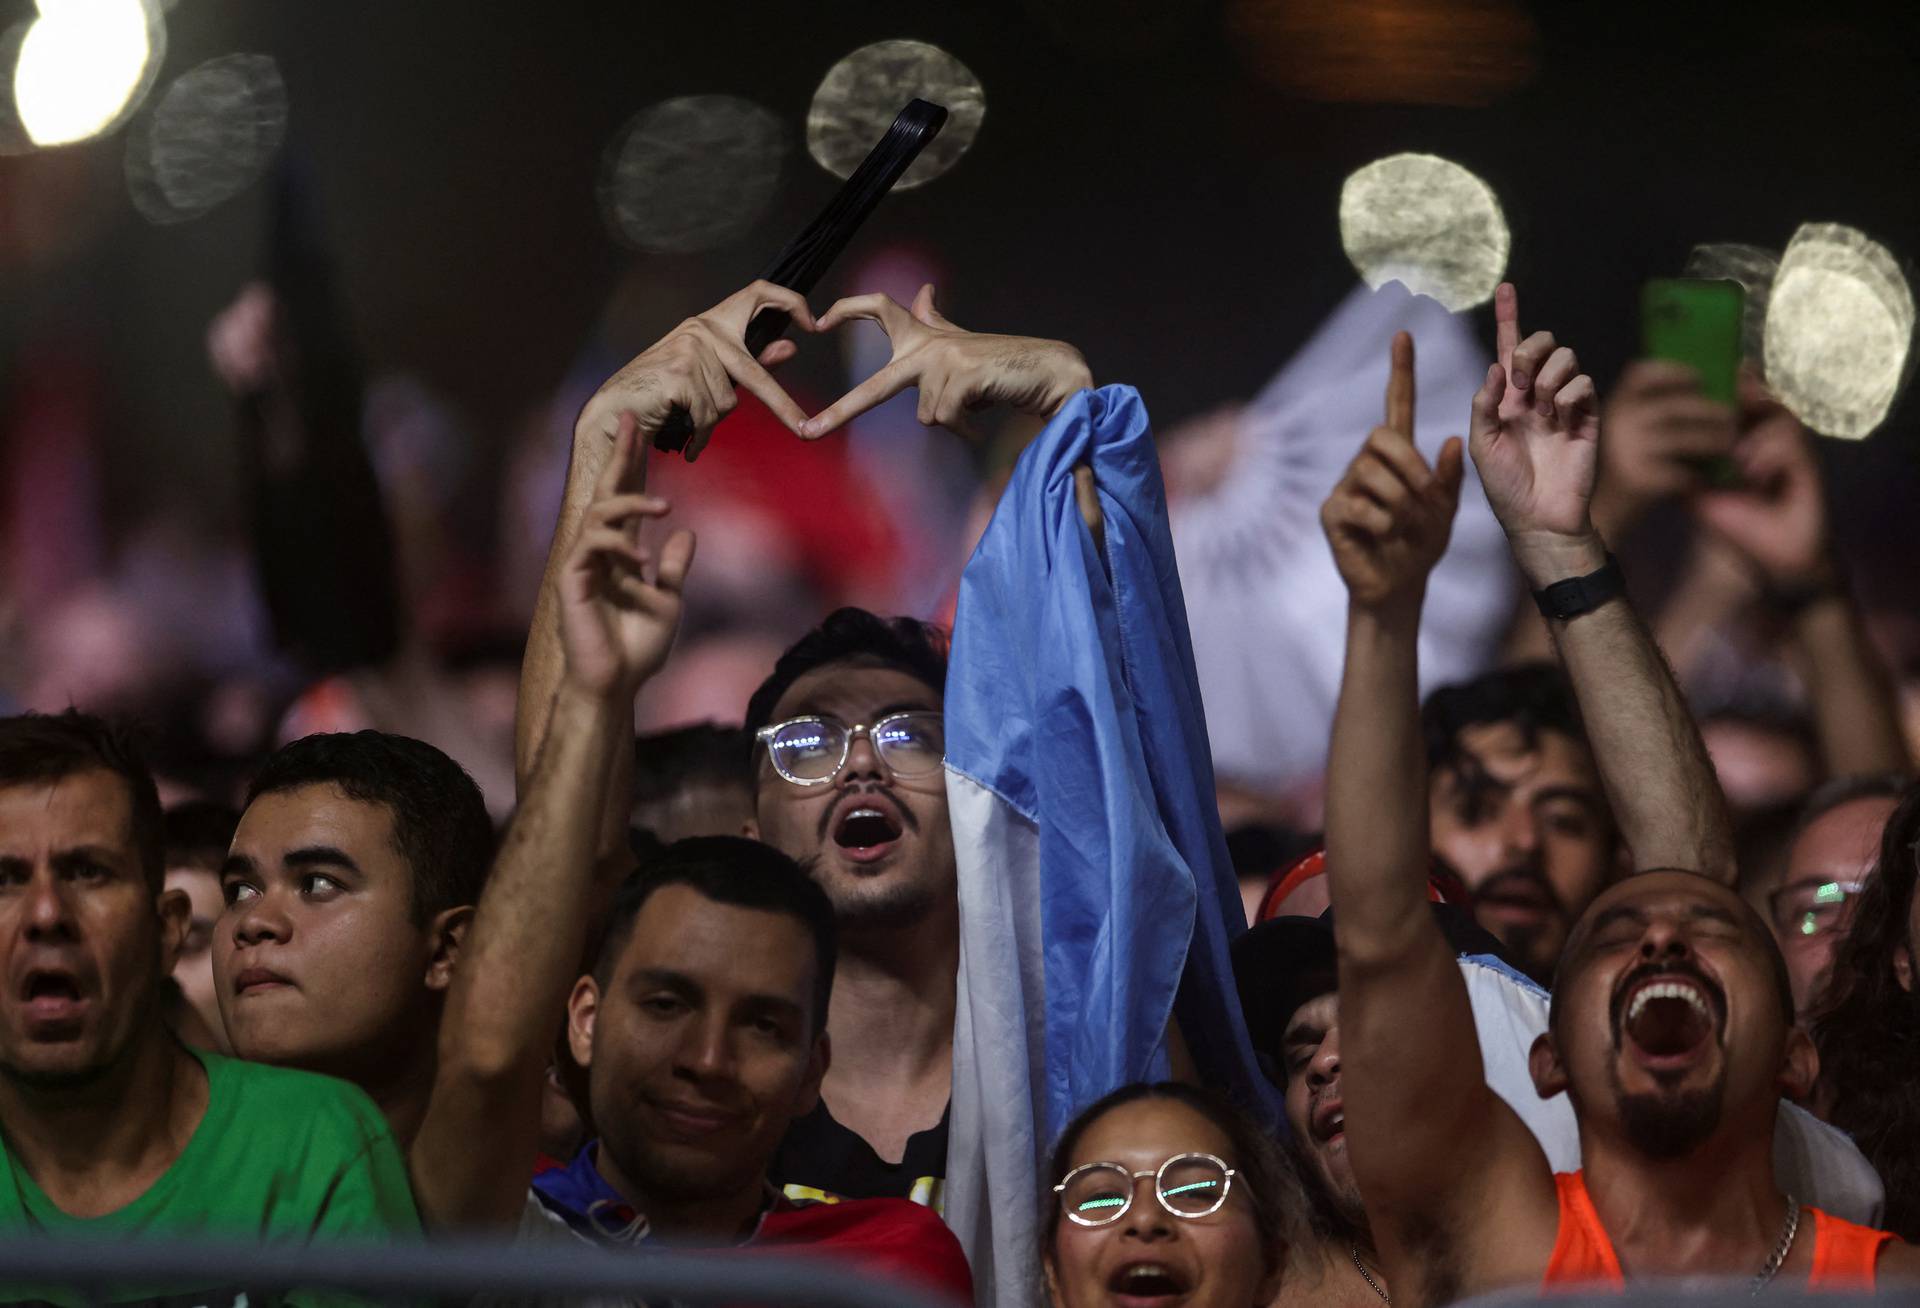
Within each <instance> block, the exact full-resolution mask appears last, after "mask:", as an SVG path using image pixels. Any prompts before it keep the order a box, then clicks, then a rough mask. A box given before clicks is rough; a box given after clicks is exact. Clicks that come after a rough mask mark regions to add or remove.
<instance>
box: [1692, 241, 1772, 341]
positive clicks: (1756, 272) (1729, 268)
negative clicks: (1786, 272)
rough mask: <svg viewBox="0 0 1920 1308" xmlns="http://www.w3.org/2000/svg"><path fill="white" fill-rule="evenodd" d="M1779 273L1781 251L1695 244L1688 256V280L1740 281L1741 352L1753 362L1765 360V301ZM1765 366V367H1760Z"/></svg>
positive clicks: (1720, 243)
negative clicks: (1741, 293)
mask: <svg viewBox="0 0 1920 1308" xmlns="http://www.w3.org/2000/svg"><path fill="white" fill-rule="evenodd" d="M1779 271H1780V252H1779V251H1778V250H1769V249H1767V248H1766V247H1765V246H1760V245H1742V244H1740V243H1738V242H1736V241H1712V242H1708V243H1706V244H1703V245H1696V246H1694V247H1693V250H1692V252H1691V253H1690V254H1688V255H1687V267H1686V271H1685V273H1684V275H1685V276H1687V277H1696V278H1699V279H1701V280H1703V281H1729V282H1739V283H1740V288H1741V289H1742V290H1743V291H1745V292H1746V299H1745V305H1744V308H1743V309H1742V311H1741V319H1740V352H1741V353H1742V354H1744V355H1746V356H1747V358H1749V359H1751V360H1752V361H1754V362H1755V363H1762V364H1763V360H1764V359H1765V357H1766V328H1767V300H1768V299H1769V297H1770V296H1771V295H1772V294H1773V279H1774V276H1775V275H1776V274H1777V273H1778V272H1779ZM1763 366H1764V364H1763Z"/></svg>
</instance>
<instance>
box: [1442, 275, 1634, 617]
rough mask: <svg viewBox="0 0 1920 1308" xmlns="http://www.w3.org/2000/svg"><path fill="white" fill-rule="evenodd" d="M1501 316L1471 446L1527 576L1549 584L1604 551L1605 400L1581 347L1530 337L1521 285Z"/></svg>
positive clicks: (1509, 293)
mask: <svg viewBox="0 0 1920 1308" xmlns="http://www.w3.org/2000/svg"><path fill="white" fill-rule="evenodd" d="M1493 315H1494V322H1495V336H1496V341H1497V345H1498V353H1499V362H1497V363H1495V364H1494V365H1493V366H1492V367H1490V368H1488V369H1487V380H1486V384H1485V385H1483V386H1482V387H1481V388H1480V391H1479V393H1478V394H1476V395H1475V396H1474V397H1473V418H1472V424H1471V434H1470V436H1469V438H1468V447H1469V448H1470V449H1471V450H1472V452H1473V462H1474V466H1475V467H1476V468H1478V469H1479V470H1480V482H1481V484H1482V485H1483V486H1485V487H1486V492H1487V500H1488V502H1489V503H1490V504H1492V506H1493V512H1494V516H1495V517H1497V518H1499V520H1500V525H1501V526H1502V527H1504V528H1505V529H1506V533H1507V538H1508V540H1509V541H1511V542H1512V544H1513V547H1514V554H1515V557H1516V558H1517V559H1518V560H1519V562H1520V565H1521V568H1522V570H1523V571H1526V572H1527V573H1528V575H1529V577H1530V578H1532V579H1533V580H1534V582H1535V584H1536V585H1537V584H1543V583H1544V582H1546V581H1557V580H1559V579H1560V576H1561V575H1577V574H1568V573H1565V572H1564V571H1563V569H1564V568H1565V567H1566V566H1568V565H1573V564H1578V563H1585V562H1588V561H1591V560H1595V559H1597V558H1598V557H1599V556H1601V555H1603V554H1604V548H1603V547H1599V546H1598V537H1597V536H1596V535H1595V533H1594V529H1593V521H1592V517H1591V514H1590V512H1589V510H1590V507H1591V505H1592V502H1593V490H1594V477H1595V472H1596V470H1597V468H1598V466H1599V462H1598V460H1599V449H1600V416H1599V413H1600V410H1599V396H1598V394H1597V392H1596V391H1595V390H1594V386H1593V379H1592V378H1590V377H1588V376H1586V374H1584V373H1582V372H1581V371H1580V361H1579V360H1578V359H1576V358H1575V357H1574V354H1573V351H1572V350H1570V349H1567V348H1566V347H1565V346H1563V345H1560V344H1558V343H1557V342H1555V340H1554V339H1553V335H1552V333H1550V332H1535V333H1534V334H1533V335H1531V336H1529V337H1527V338H1526V339H1525V340H1524V341H1523V340H1521V339H1520V301H1519V296H1518V295H1517V294H1516V293H1515V291H1514V289H1513V286H1512V284H1511V283H1504V282H1503V283H1502V284H1501V286H1500V289H1499V290H1498V291H1496V292H1495V293H1494V300H1493ZM1593 566H1594V567H1598V566H1599V563H1598V562H1597V561H1595V562H1593ZM1586 570H1591V569H1586ZM1536 572H1542V573H1547V572H1552V573H1557V574H1558V575H1553V576H1536V575H1535V573H1536Z"/></svg>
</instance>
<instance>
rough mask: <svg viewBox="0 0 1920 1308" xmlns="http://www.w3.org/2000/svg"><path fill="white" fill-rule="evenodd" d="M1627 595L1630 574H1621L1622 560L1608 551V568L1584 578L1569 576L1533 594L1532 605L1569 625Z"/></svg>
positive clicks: (1551, 617) (1549, 617)
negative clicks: (1569, 622)
mask: <svg viewBox="0 0 1920 1308" xmlns="http://www.w3.org/2000/svg"><path fill="white" fill-rule="evenodd" d="M1626 593H1627V574H1626V573H1624V572H1622V571H1620V560H1618V559H1616V558H1614V557H1613V554H1612V553H1611V552H1609V553H1608V554H1607V562H1606V565H1605V566H1604V567H1602V568H1601V569H1600V570H1599V571H1598V572H1589V573H1588V574H1587V575H1586V576H1584V577H1568V578H1567V579H1566V580H1564V581H1556V582H1554V583H1553V584H1552V585H1551V586H1546V587H1543V588H1541V589H1540V590H1536V591H1535V592H1533V602H1534V603H1535V604H1537V605H1539V607H1540V613H1541V615H1542V616H1543V617H1545V618H1547V619H1549V620H1551V621H1555V622H1566V621H1568V620H1570V619H1572V618H1577V617H1579V616H1580V615H1581V614H1582V613H1591V612H1593V611H1594V610H1595V609H1597V608H1599V607H1600V606H1601V605H1602V604H1605V603H1606V602H1607V601H1608V600H1610V599H1613V598H1614V597H1615V596H1617V595H1624V594H1626Z"/></svg>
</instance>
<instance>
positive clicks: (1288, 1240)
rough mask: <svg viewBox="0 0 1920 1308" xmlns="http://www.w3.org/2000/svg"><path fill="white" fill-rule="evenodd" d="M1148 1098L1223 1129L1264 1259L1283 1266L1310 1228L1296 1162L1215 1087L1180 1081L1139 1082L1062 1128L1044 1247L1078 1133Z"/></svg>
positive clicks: (1269, 1268) (1056, 1218)
mask: <svg viewBox="0 0 1920 1308" xmlns="http://www.w3.org/2000/svg"><path fill="white" fill-rule="evenodd" d="M1145 1099H1165V1100H1170V1101H1172V1102H1173V1103H1177V1104H1183V1105H1185V1106H1186V1107H1188V1108H1190V1109H1192V1110H1193V1111H1194V1112H1196V1113H1198V1114H1199V1115H1200V1116H1202V1117H1204V1118H1206V1119H1207V1120H1208V1121H1209V1122H1212V1123H1213V1124H1214V1125H1215V1126H1217V1127H1219V1128H1220V1132H1221V1134H1223V1135H1225V1136H1226V1137H1227V1143H1228V1145H1229V1146H1230V1147H1231V1148H1232V1150H1233V1157H1232V1158H1231V1159H1229V1160H1228V1162H1229V1163H1230V1164H1231V1165H1232V1167H1233V1169H1234V1173H1235V1175H1236V1177H1237V1178H1238V1179H1239V1181H1240V1183H1241V1184H1242V1186H1244V1188H1245V1190H1246V1194H1247V1199H1248V1201H1249V1202H1250V1203H1251V1204H1252V1205H1253V1221H1254V1227H1255V1229H1256V1230H1257V1231H1258V1233H1259V1237H1260V1263H1261V1266H1262V1267H1263V1268H1264V1269H1265V1271H1266V1273H1267V1275H1269V1276H1271V1275H1273V1274H1274V1273H1275V1272H1277V1271H1279V1270H1280V1269H1281V1267H1282V1266H1283V1265H1284V1264H1285V1262H1286V1257H1287V1249H1288V1247H1289V1246H1290V1245H1292V1244H1294V1243H1296V1242H1297V1241H1298V1240H1299V1239H1300V1238H1301V1237H1302V1236H1303V1235H1304V1233H1305V1230H1306V1220H1307V1219H1306V1213H1307V1197H1306V1191H1305V1190H1303V1189H1302V1188H1301V1185H1300V1178H1299V1176H1298V1175H1296V1174H1295V1171H1294V1167H1293V1164H1292V1162H1291V1161H1290V1160H1289V1159H1288V1158H1287V1156H1286V1155H1285V1154H1284V1153H1282V1152H1281V1150H1280V1146H1279V1145H1277V1144H1275V1143H1274V1141H1273V1137H1271V1136H1269V1135H1268V1134H1267V1133H1266V1132H1265V1131H1263V1130H1261V1129H1260V1127H1259V1125H1258V1124H1256V1123H1255V1122H1254V1120H1253V1119H1252V1118H1250V1117H1248V1116H1247V1115H1246V1114H1245V1113H1244V1112H1242V1111H1241V1110H1240V1109H1238V1108H1236V1107H1234V1105H1233V1104H1232V1103H1231V1102H1229V1101H1228V1100H1227V1099H1225V1098H1224V1097H1222V1096H1221V1095H1219V1094H1216V1093H1215V1092H1214V1091H1212V1090H1205V1089H1202V1088H1200V1087H1199V1086H1191V1085H1187V1084H1186V1083H1184V1082H1181V1081H1157V1082H1148V1081H1136V1082H1134V1083H1133V1084H1132V1085H1123V1086H1121V1087H1120V1088H1119V1089H1118V1090H1115V1091H1113V1092H1112V1093H1110V1094H1107V1095H1104V1096H1102V1097H1101V1098H1099V1099H1096V1100H1095V1101H1094V1102H1093V1103H1091V1104H1089V1105H1087V1107H1085V1108H1083V1109H1081V1110H1080V1113H1079V1115H1078V1116H1076V1117H1075V1118H1074V1119H1073V1121H1071V1122H1069V1123H1067V1128H1066V1130H1064V1131H1062V1132H1061V1133H1060V1140H1059V1142H1058V1143H1057V1144H1055V1145H1054V1147H1053V1159H1052V1161H1051V1163H1050V1165H1049V1166H1048V1168H1047V1181H1046V1185H1045V1187H1044V1189H1043V1190H1042V1191H1041V1195H1040V1225H1041V1230H1042V1231H1043V1233H1044V1234H1043V1237H1042V1241H1041V1244H1042V1248H1043V1249H1045V1250H1047V1251H1049V1252H1050V1251H1051V1250H1052V1248H1053V1239H1054V1234H1055V1233H1056V1232H1057V1231H1058V1230H1059V1229H1060V1199H1059V1196H1058V1195H1056V1194H1054V1192H1053V1187H1054V1186H1056V1185H1058V1184H1060V1182H1062V1181H1064V1180H1065V1179H1066V1177H1067V1173H1068V1172H1069V1171H1071V1170H1072V1167H1073V1155H1074V1153H1075V1151H1076V1150H1078V1149H1079V1147H1080V1138H1081V1137H1082V1136H1084V1135H1085V1134H1086V1133H1087V1129H1088V1128H1089V1127H1091V1126H1092V1125H1093V1124H1094V1123H1095V1122H1097V1121H1099V1120H1100V1119H1101V1118H1103V1117H1105V1116H1106V1115H1107V1114H1108V1113H1110V1112H1112V1111H1113V1110H1114V1109H1116V1108H1119V1107H1121V1106H1122V1105H1125V1104H1132V1103H1138V1102H1140V1101H1141V1100H1145Z"/></svg>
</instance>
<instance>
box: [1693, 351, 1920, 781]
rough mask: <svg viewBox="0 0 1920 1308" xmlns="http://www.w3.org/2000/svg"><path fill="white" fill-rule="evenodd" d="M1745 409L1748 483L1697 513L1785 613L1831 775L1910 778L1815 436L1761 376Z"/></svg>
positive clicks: (1703, 502) (1702, 503) (1705, 502)
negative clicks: (1842, 558) (1837, 544)
mask: <svg viewBox="0 0 1920 1308" xmlns="http://www.w3.org/2000/svg"><path fill="white" fill-rule="evenodd" d="M1740 410H1741V412H1740V417H1741V427H1742V429H1743V430H1742V435H1741V439H1740V443H1739V445H1738V446H1737V447H1736V448H1735V451H1734V457H1735V458H1736V459H1737V460H1738V461H1739V466H1740V473H1741V483H1742V484H1741V485H1740V486H1738V487H1736V488H1733V489H1728V490H1709V491H1704V492H1702V493H1701V494H1700V495H1699V496H1697V497H1696V498H1695V500H1694V506H1693V507H1694V512H1695V515H1696V516H1697V517H1698V518H1699V520H1700V522H1701V523H1702V525H1703V526H1705V527H1706V528H1707V530H1708V531H1710V532H1712V533H1713V534H1714V535H1715V536H1718V537H1719V538H1720V539H1722V540H1724V541H1726V542H1727V543H1728V544H1730V545H1732V546H1733V548H1734V549H1735V550H1736V551H1738V553H1739V555H1740V557H1741V558H1742V559H1744V560H1745V561H1746V563H1747V564H1748V566H1749V567H1750V568H1751V569H1752V571H1753V572H1754V574H1755V578H1756V580H1757V581H1758V582H1759V583H1760V585H1761V588H1762V594H1763V596H1765V597H1766V598H1768V599H1769V600H1770V601H1771V602H1772V603H1773V604H1774V605H1775V607H1777V608H1779V609H1781V610H1783V611H1784V613H1785V614H1786V616H1787V620H1788V624H1789V627H1788V631H1789V636H1790V639H1791V641H1792V645H1791V648H1790V650H1789V654H1790V656H1791V657H1792V658H1793V659H1794V660H1795V662H1796V663H1797V664H1798V667H1799V671H1800V675H1801V679H1802V680H1803V681H1804V682H1805V683H1806V686H1807V694H1808V697H1809V699H1810V700H1811V701H1812V705H1813V721H1814V727H1815V729H1816V730H1817V732H1818V733H1819V739H1820V757H1821V762H1822V763H1823V764H1824V765H1825V767H1826V771H1827V774H1828V775H1829V776H1854V775H1859V774H1863V773H1874V772H1904V771H1906V770H1907V769H1908V768H1910V767H1911V766H1912V765H1913V764H1912V759H1911V758H1910V757H1909V756H1908V753H1907V746H1906V742H1905V740H1904V739H1903V738H1902V736H1901V734H1900V709H1899V704H1898V703H1897V702H1896V700H1895V698H1894V694H1893V687H1892V685H1891V684H1890V683H1889V682H1888V679H1887V673H1886V669H1885V668H1884V667H1882V666H1881V664H1880V660H1879V658H1878V657H1877V656H1876V655H1875V653H1874V651H1873V648H1872V646H1871V645H1869V644H1868V642H1867V638H1866V633H1865V631H1863V630H1862V628H1861V625H1860V616H1859V614H1858V612H1856V611H1855V609H1854V605H1853V601H1852V599H1851V598H1850V597H1849V596H1848V594H1847V592H1846V588H1845V586H1844V585H1842V583H1841V577H1840V571H1839V567H1838V565H1837V564H1836V562H1835V561H1834V557H1833V540H1832V530H1831V522H1830V518H1829V514H1828V511H1827V499H1826V489H1825V487H1824V486H1823V485H1822V482H1821V477H1820V460H1819V458H1818V456H1817V455H1816V453H1815V451H1814V448H1813V436H1812V435H1811V433H1809V432H1808V431H1807V429H1806V428H1805V427H1804V426H1802V425H1801V423H1800V420H1799V419H1798V418H1796V417H1794V416H1793V414H1792V412H1791V411H1790V410H1788V409H1787V407H1786V406H1785V405H1783V404H1781V403H1780V401H1779V400H1777V399H1775V398H1774V397H1773V396H1772V395H1771V394H1769V393H1768V391H1767V389H1766V387H1765V386H1764V385H1763V384H1762V383H1761V382H1760V380H1759V379H1758V378H1757V377H1754V376H1751V375H1746V376H1743V377H1742V378H1741V382H1740Z"/></svg>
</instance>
